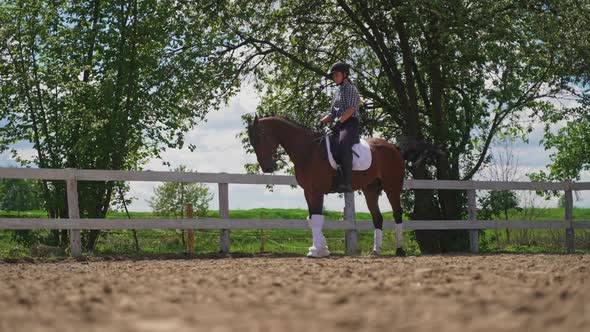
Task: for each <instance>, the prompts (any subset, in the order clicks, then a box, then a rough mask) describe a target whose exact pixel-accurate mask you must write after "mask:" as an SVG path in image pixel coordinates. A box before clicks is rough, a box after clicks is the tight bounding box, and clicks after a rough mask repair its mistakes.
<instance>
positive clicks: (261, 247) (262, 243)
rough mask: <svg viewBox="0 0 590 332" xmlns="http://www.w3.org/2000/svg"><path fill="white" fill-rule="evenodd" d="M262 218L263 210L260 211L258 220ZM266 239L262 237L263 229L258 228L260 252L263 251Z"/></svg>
mask: <svg viewBox="0 0 590 332" xmlns="http://www.w3.org/2000/svg"><path fill="white" fill-rule="evenodd" d="M262 219H264V212H260V220H262ZM265 242H266V240H265V239H264V229H261V230H260V253H261V254H262V253H264V244H265Z"/></svg>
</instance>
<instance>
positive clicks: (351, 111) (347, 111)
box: [340, 107, 354, 123]
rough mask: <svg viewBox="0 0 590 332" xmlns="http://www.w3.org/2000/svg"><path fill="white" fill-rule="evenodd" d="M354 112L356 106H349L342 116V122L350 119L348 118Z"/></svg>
mask: <svg viewBox="0 0 590 332" xmlns="http://www.w3.org/2000/svg"><path fill="white" fill-rule="evenodd" d="M353 113H354V108H352V107H349V108H347V109H346V112H344V114H342V116H341V117H340V123H344V122H346V120H348V118H350V117H351V116H352V114H353Z"/></svg>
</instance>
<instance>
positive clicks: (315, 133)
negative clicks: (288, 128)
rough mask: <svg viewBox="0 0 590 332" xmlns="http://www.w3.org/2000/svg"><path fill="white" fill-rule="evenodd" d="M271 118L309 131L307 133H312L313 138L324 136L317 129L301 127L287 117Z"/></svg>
mask: <svg viewBox="0 0 590 332" xmlns="http://www.w3.org/2000/svg"><path fill="white" fill-rule="evenodd" d="M271 117H273V118H276V119H279V120H281V121H284V122H287V123H289V124H291V125H293V126H294V127H298V128H300V129H305V130H309V131H311V132H312V133H313V134H314V135H315V136H319V135H324V133H323V132H321V131H319V130H318V129H317V128H312V127H308V126H305V125H302V124H300V123H299V122H297V121H295V120H293V119H290V118H288V117H286V116H282V115H274V116H271Z"/></svg>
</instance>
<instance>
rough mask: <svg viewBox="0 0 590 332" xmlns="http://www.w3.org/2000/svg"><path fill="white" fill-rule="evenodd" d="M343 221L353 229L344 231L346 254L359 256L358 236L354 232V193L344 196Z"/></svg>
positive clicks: (356, 232)
mask: <svg viewBox="0 0 590 332" xmlns="http://www.w3.org/2000/svg"><path fill="white" fill-rule="evenodd" d="M344 220H346V221H351V222H352V223H353V225H354V228H355V229H352V230H345V231H344V241H345V244H346V254H347V255H350V256H356V255H359V254H360V250H359V236H358V231H357V230H356V215H355V211H354V192H351V193H345V194H344Z"/></svg>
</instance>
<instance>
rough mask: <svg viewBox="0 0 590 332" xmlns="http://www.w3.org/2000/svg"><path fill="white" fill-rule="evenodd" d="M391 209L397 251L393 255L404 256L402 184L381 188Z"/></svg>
mask: <svg viewBox="0 0 590 332" xmlns="http://www.w3.org/2000/svg"><path fill="white" fill-rule="evenodd" d="M383 187H384V190H385V193H386V194H387V198H388V199H389V203H390V204H391V208H392V209H393V218H394V219H395V236H396V240H397V249H396V250H395V254H396V255H397V256H405V255H406V252H405V251H404V248H403V246H404V231H403V229H404V228H403V223H402V206H401V193H402V189H403V182H402V183H397V184H394V185H388V186H385V185H384V186H383Z"/></svg>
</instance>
